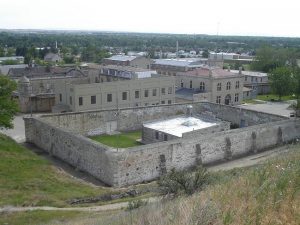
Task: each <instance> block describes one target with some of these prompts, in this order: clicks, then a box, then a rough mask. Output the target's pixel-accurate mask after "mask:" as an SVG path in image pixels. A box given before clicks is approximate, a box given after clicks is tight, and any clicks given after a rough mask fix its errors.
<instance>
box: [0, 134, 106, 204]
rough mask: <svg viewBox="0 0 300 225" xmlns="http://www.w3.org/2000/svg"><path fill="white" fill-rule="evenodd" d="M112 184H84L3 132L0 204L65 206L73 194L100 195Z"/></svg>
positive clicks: (1, 138)
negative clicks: (106, 185) (105, 185)
mask: <svg viewBox="0 0 300 225" xmlns="http://www.w3.org/2000/svg"><path fill="white" fill-rule="evenodd" d="M107 192H110V189H108V188H102V187H93V186H91V185H88V184H84V183H82V182H80V181H78V180H76V179H74V178H72V177H71V176H69V175H67V174H65V173H64V172H61V171H59V170H58V169H57V168H55V167H54V166H52V165H51V164H50V163H49V162H48V161H47V160H46V159H43V158H41V157H40V156H37V155H36V154H34V153H33V152H31V151H30V150H28V149H26V148H25V147H23V146H21V145H19V144H17V143H16V142H14V141H13V140H12V139H10V138H8V137H7V136H4V135H2V134H0V206H3V205H14V206H42V205H47V206H59V207H61V206H65V205H67V203H66V201H67V200H69V199H72V198H81V197H86V196H96V195H101V194H103V193H107Z"/></svg>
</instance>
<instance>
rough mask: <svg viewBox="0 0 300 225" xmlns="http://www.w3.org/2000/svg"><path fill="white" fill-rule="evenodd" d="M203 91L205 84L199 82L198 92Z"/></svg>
mask: <svg viewBox="0 0 300 225" xmlns="http://www.w3.org/2000/svg"><path fill="white" fill-rule="evenodd" d="M204 90H205V83H204V82H200V91H204Z"/></svg>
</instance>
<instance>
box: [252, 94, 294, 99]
mask: <svg viewBox="0 0 300 225" xmlns="http://www.w3.org/2000/svg"><path fill="white" fill-rule="evenodd" d="M256 99H258V100H263V101H271V100H272V99H274V100H279V97H278V95H274V94H267V95H257V97H256ZM293 99H296V97H295V96H292V95H286V96H282V97H281V101H288V100H293Z"/></svg>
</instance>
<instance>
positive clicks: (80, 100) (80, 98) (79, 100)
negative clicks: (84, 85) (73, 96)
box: [78, 97, 83, 105]
mask: <svg viewBox="0 0 300 225" xmlns="http://www.w3.org/2000/svg"><path fill="white" fill-rule="evenodd" d="M78 102H79V105H83V99H82V97H79V98H78Z"/></svg>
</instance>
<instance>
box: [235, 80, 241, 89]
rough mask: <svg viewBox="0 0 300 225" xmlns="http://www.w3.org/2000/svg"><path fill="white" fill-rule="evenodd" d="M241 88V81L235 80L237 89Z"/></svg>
mask: <svg viewBox="0 0 300 225" xmlns="http://www.w3.org/2000/svg"><path fill="white" fill-rule="evenodd" d="M239 88H240V82H239V81H236V82H235V89H239Z"/></svg>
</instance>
